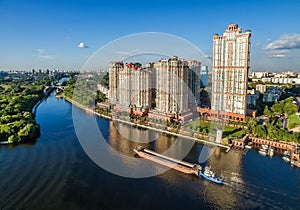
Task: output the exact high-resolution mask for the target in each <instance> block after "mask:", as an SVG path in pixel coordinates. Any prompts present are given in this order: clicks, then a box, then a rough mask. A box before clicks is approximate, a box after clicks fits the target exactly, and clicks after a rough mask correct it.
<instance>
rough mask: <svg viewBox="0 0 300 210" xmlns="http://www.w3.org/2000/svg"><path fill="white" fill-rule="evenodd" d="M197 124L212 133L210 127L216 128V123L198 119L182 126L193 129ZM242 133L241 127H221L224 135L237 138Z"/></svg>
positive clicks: (195, 128)
mask: <svg viewBox="0 0 300 210" xmlns="http://www.w3.org/2000/svg"><path fill="white" fill-rule="evenodd" d="M198 126H200V127H201V128H207V129H208V131H210V132H213V133H214V131H212V130H210V129H212V128H216V125H212V124H211V123H209V122H203V121H199V120H196V121H193V122H190V123H188V124H186V125H185V126H184V128H186V129H189V130H194V131H195V130H197V127H198ZM242 133H243V129H242V128H235V127H228V126H224V127H223V134H224V135H225V136H226V137H230V138H238V137H240V136H241V135H242Z"/></svg>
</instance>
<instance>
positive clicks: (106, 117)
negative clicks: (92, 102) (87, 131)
mask: <svg viewBox="0 0 300 210" xmlns="http://www.w3.org/2000/svg"><path fill="white" fill-rule="evenodd" d="M58 97H61V98H64V99H65V100H66V101H68V102H69V103H71V104H73V105H75V106H76V107H78V108H80V109H82V110H84V111H86V112H88V113H91V114H94V115H96V116H98V117H102V118H104V119H107V120H111V121H114V122H120V123H124V124H128V125H132V126H136V127H137V128H144V129H149V130H153V131H156V132H158V133H164V134H168V135H172V136H176V137H180V138H184V139H187V140H192V141H195V142H197V143H200V144H205V145H209V146H217V147H221V148H224V149H226V152H229V150H230V148H231V146H226V145H223V144H220V143H216V142H212V141H207V140H204V139H198V138H195V137H190V136H186V135H182V134H178V133H173V132H170V131H166V130H162V129H159V128H154V127H150V126H146V125H140V124H137V123H132V122H128V121H125V120H121V119H113V118H112V117H109V116H106V115H103V114H100V113H97V112H96V111H95V110H93V109H91V108H88V107H86V106H84V105H82V104H80V103H78V102H76V101H74V100H73V99H71V98H69V97H67V96H65V95H59V96H58Z"/></svg>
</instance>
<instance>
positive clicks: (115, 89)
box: [108, 62, 124, 104]
mask: <svg viewBox="0 0 300 210" xmlns="http://www.w3.org/2000/svg"><path fill="white" fill-rule="evenodd" d="M123 69H124V64H123V62H111V63H110V64H109V72H108V73H109V96H110V102H111V103H112V104H117V103H118V102H119V73H120V71H122V70H123Z"/></svg>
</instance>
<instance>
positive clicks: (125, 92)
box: [109, 62, 152, 112]
mask: <svg viewBox="0 0 300 210" xmlns="http://www.w3.org/2000/svg"><path fill="white" fill-rule="evenodd" d="M109 82H110V84H109V87H110V100H111V103H113V104H115V105H118V106H119V108H121V110H128V107H131V108H132V109H134V110H135V111H137V112H138V111H141V112H143V110H145V109H147V110H148V109H149V108H150V107H151V102H152V71H151V68H142V64H140V63H126V64H125V65H124V63H123V62H112V63H111V64H110V66H109Z"/></svg>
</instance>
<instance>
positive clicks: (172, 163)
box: [133, 146, 201, 176]
mask: <svg viewBox="0 0 300 210" xmlns="http://www.w3.org/2000/svg"><path fill="white" fill-rule="evenodd" d="M133 151H134V152H135V153H136V154H137V155H138V156H140V157H142V158H145V159H147V160H150V161H152V162H155V163H158V164H160V165H163V166H166V167H169V168H172V169H175V170H177V171H180V172H182V173H185V174H194V175H196V176H199V171H201V166H200V165H198V164H192V163H189V162H186V161H183V160H178V159H175V158H171V157H167V156H165V155H162V154H159V153H156V152H154V151H152V150H149V149H146V148H144V147H142V146H138V147H136V148H134V150H133Z"/></svg>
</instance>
